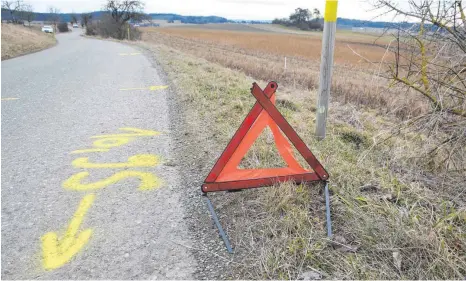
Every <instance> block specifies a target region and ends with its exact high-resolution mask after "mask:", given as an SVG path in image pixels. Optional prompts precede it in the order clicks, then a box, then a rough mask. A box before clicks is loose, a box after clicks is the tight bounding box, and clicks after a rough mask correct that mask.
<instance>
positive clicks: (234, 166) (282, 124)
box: [201, 81, 329, 193]
mask: <svg viewBox="0 0 466 281" xmlns="http://www.w3.org/2000/svg"><path fill="white" fill-rule="evenodd" d="M277 88H278V85H277V83H276V82H273V81H272V82H270V83H269V84H268V85H267V87H266V88H265V89H264V91H262V89H261V88H260V87H259V86H258V85H257V83H253V87H252V89H251V93H252V94H253V96H254V97H255V98H256V100H257V101H256V103H255V104H254V106H253V108H252V109H251V111H250V112H249V113H248V115H247V116H246V118H245V119H244V121H243V123H242V124H241V125H240V127H239V128H238V130H237V131H236V133H235V135H234V136H233V138H232V139H231V140H230V142H229V143H228V145H227V147H226V148H225V150H224V151H223V153H222V155H220V157H219V159H218V160H217V162H216V163H215V165H214V167H213V168H212V170H211V171H210V173H209V175H208V176H207V178H206V179H205V181H204V184H203V185H202V188H201V190H202V191H203V192H204V193H206V192H214V191H225V190H236V189H246V188H255V187H262V186H268V185H273V184H275V183H277V182H284V181H294V182H295V183H301V182H308V181H326V180H328V177H329V175H328V173H327V172H326V171H325V169H324V168H323V166H322V165H321V164H320V162H319V161H318V160H317V159H316V157H315V156H314V155H313V154H312V152H311V151H310V150H309V148H308V147H307V145H306V144H305V143H304V142H303V141H302V140H301V138H300V137H299V136H298V134H297V133H296V131H295V130H294V129H293V128H292V127H291V125H290V124H289V123H288V122H287V121H286V119H285V118H284V117H283V115H282V114H281V113H280V112H279V111H278V109H277V108H276V107H275V105H274V101H275V91H276V90H277ZM267 126H269V127H270V129H271V130H272V133H273V135H274V140H275V143H276V146H277V149H278V150H279V152H280V155H281V156H282V158H283V159H284V160H285V162H286V163H287V164H288V167H284V168H266V169H239V168H238V165H239V163H240V162H241V160H242V158H243V157H244V155H246V153H247V152H248V150H249V149H250V147H251V146H252V145H253V143H254V142H255V141H256V139H257V138H258V137H259V135H260V133H261V132H262V131H263V129H264V128H265V127H267ZM280 130H281V131H280ZM282 132H283V133H284V134H285V136H286V137H287V138H288V140H289V141H290V142H291V143H292V144H293V145H294V147H295V148H296V149H297V150H298V152H299V153H300V154H301V156H303V158H304V160H305V161H306V162H307V163H308V164H309V166H310V167H311V169H312V171H310V170H306V169H304V168H303V167H302V166H301V165H300V164H299V163H298V162H297V161H296V159H295V158H294V156H293V151H292V148H291V145H290V143H289V142H288V140H287V139H286V138H285V137H284V136H283V134H282Z"/></svg>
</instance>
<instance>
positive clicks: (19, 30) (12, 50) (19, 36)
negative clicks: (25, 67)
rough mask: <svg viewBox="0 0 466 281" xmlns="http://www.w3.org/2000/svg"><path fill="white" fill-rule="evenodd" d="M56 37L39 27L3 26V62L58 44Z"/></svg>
mask: <svg viewBox="0 0 466 281" xmlns="http://www.w3.org/2000/svg"><path fill="white" fill-rule="evenodd" d="M56 42H57V41H56V40H55V37H54V35H52V34H46V33H44V32H41V31H40V30H39V29H38V28H37V27H31V28H29V27H24V26H21V25H13V24H2V60H5V59H10V58H14V57H17V56H21V55H25V54H29V53H32V52H37V51H40V50H42V49H46V48H49V47H51V46H53V45H55V44H56Z"/></svg>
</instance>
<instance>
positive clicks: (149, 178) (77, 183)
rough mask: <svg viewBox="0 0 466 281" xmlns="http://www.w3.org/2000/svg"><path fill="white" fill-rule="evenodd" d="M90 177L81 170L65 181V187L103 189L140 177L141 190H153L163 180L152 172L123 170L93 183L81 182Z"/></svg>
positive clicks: (82, 189)
mask: <svg viewBox="0 0 466 281" xmlns="http://www.w3.org/2000/svg"><path fill="white" fill-rule="evenodd" d="M87 177H89V173H88V172H80V173H77V174H74V175H72V176H71V177H70V178H68V179H67V180H66V181H64V182H63V187H64V188H65V189H71V190H78V191H88V190H93V189H101V188H104V187H106V186H108V185H111V184H114V183H116V182H119V181H121V180H123V179H126V178H131V177H135V178H139V179H140V180H141V184H140V185H139V187H138V189H139V190H151V189H154V188H158V187H160V186H161V185H162V180H161V179H159V178H158V177H156V176H154V175H153V174H152V173H147V172H137V171H122V172H118V173H115V174H113V175H112V176H110V177H108V178H106V179H103V180H100V181H96V182H93V183H87V184H86V183H81V180H83V179H85V178H87Z"/></svg>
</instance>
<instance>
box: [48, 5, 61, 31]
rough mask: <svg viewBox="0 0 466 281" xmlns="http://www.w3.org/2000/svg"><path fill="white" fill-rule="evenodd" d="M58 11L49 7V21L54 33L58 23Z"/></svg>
mask: <svg viewBox="0 0 466 281" xmlns="http://www.w3.org/2000/svg"><path fill="white" fill-rule="evenodd" d="M60 19H61V17H60V10H59V9H57V8H55V7H49V21H50V22H51V23H52V25H53V28H54V29H55V31H56V30H57V24H58V23H59V22H60Z"/></svg>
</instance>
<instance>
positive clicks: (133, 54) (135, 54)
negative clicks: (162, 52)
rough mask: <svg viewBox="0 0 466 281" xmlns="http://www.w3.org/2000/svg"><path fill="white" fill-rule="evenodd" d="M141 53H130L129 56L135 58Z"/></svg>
mask: <svg viewBox="0 0 466 281" xmlns="http://www.w3.org/2000/svg"><path fill="white" fill-rule="evenodd" d="M140 54H141V53H131V54H130V55H132V56H137V55H140Z"/></svg>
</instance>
